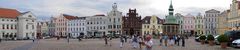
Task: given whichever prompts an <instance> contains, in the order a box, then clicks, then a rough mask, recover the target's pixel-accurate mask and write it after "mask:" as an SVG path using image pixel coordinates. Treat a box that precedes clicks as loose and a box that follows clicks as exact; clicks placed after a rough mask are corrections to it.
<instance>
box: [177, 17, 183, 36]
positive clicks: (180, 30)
mask: <svg viewBox="0 0 240 50" xmlns="http://www.w3.org/2000/svg"><path fill="white" fill-rule="evenodd" d="M175 16H176V18H177V22H178V24H179V31H178V32H179V34H184V30H183V26H184V25H183V22H184V20H183V18H184V16H183V15H182V14H180V13H176V14H175Z"/></svg>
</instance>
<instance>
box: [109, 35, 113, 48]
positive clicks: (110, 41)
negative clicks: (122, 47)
mask: <svg viewBox="0 0 240 50" xmlns="http://www.w3.org/2000/svg"><path fill="white" fill-rule="evenodd" d="M109 45H110V46H112V37H111V36H110V37H109Z"/></svg>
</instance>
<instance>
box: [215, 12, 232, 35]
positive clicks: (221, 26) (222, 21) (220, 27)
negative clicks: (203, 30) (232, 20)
mask: <svg viewBox="0 0 240 50" xmlns="http://www.w3.org/2000/svg"><path fill="white" fill-rule="evenodd" d="M229 13H230V10H226V11H224V12H222V13H221V14H220V15H219V16H218V17H217V21H218V22H217V34H218V35H219V34H224V33H225V32H226V31H228V29H229V28H228V24H227V23H228V21H227V18H228V16H229Z"/></svg>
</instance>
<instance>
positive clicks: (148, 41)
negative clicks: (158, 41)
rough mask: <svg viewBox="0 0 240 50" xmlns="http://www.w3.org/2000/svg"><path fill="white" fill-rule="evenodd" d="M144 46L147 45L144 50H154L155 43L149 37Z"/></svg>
mask: <svg viewBox="0 0 240 50" xmlns="http://www.w3.org/2000/svg"><path fill="white" fill-rule="evenodd" d="M143 44H144V45H145V49H144V50H152V46H153V41H152V39H151V36H147V37H146V41H145V42H144V43H143Z"/></svg>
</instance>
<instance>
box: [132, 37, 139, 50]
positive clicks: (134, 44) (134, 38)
mask: <svg viewBox="0 0 240 50" xmlns="http://www.w3.org/2000/svg"><path fill="white" fill-rule="evenodd" d="M137 44H138V39H137V36H133V38H132V45H133V48H134V49H136V48H137Z"/></svg>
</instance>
